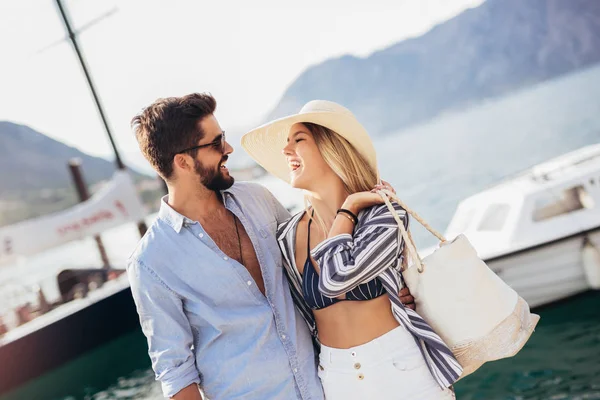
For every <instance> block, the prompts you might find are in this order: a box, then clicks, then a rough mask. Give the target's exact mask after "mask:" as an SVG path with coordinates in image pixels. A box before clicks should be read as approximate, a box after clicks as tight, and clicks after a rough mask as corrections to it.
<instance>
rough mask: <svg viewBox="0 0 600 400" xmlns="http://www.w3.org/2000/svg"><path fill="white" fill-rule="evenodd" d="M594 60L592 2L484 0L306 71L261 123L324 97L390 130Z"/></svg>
mask: <svg viewBox="0 0 600 400" xmlns="http://www.w3.org/2000/svg"><path fill="white" fill-rule="evenodd" d="M599 61H600V1H599V0H487V1H486V2H485V3H483V4H482V5H481V6H479V7H477V8H474V9H470V10H467V11H465V12H463V13H462V14H460V15H458V16H457V17H455V18H453V19H451V20H448V21H446V22H444V23H442V24H440V25H438V26H436V27H435V28H433V29H432V30H431V31H429V32H428V33H426V34H424V35H423V36H421V37H418V38H414V39H410V40H405V41H402V42H400V43H397V44H395V45H393V46H391V47H389V48H387V49H385V50H382V51H379V52H376V53H374V54H372V55H371V56H370V57H368V58H365V59H362V58H356V57H352V56H344V57H341V58H337V59H332V60H329V61H326V62H324V63H322V64H320V65H317V66H314V67H311V68H309V69H308V70H306V71H305V72H304V73H303V74H302V75H301V76H300V77H299V78H298V79H297V80H296V81H295V82H294V83H293V84H292V85H291V86H290V87H289V88H288V89H287V91H286V92H285V94H284V95H283V97H282V99H281V101H280V102H279V104H278V105H277V107H276V108H275V109H274V110H273V111H272V113H271V114H270V115H269V117H268V119H272V118H277V117H281V116H284V115H287V114H292V113H296V112H298V111H299V109H300V108H301V107H302V105H303V104H305V103H306V102H307V101H309V100H313V99H326V100H333V101H336V102H339V103H341V104H343V105H345V106H346V107H348V108H350V110H352V111H353V112H354V113H355V114H356V116H357V117H358V119H359V120H360V121H361V122H363V123H364V124H365V125H366V127H367V128H368V129H369V130H370V132H372V133H384V132H390V131H394V130H397V129H399V128H402V127H406V126H407V125H411V124H415V123H418V122H422V121H425V120H427V119H430V118H432V117H435V116H436V115H438V114H440V113H443V112H445V111H448V110H453V109H460V108H464V107H467V106H469V105H472V104H474V103H477V102H478V101H480V100H482V99H485V98H490V97H495V96H500V95H502V94H505V93H508V92H510V91H512V90H516V89H519V88H521V87H524V86H527V85H532V84H535V83H538V82H541V81H544V80H547V79H550V78H553V77H556V76H559V75H562V74H565V73H568V72H571V71H574V70H577V69H580V68H583V67H586V66H589V65H592V64H594V63H597V62H599Z"/></svg>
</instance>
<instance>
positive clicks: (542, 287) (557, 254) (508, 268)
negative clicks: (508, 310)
mask: <svg viewBox="0 0 600 400" xmlns="http://www.w3.org/2000/svg"><path fill="white" fill-rule="evenodd" d="M585 237H588V238H589V240H590V241H591V242H592V243H593V244H594V246H596V248H600V229H598V228H596V229H595V230H591V231H587V232H582V233H579V234H576V235H572V236H569V237H566V238H562V239H558V240H555V241H552V242H548V243H543V244H539V245H536V246H532V247H530V248H527V249H523V250H519V251H517V252H514V253H510V254H506V255H502V256H499V257H494V258H490V259H485V257H484V259H485V261H486V263H487V265H488V266H489V267H490V268H491V269H492V270H493V271H494V272H495V273H496V274H497V275H498V276H499V277H500V278H502V280H504V282H506V283H507V284H508V285H509V286H511V287H512V288H513V289H515V290H516V291H517V293H519V295H520V296H521V297H523V298H524V299H525V300H526V301H527V303H528V304H529V306H530V307H532V308H534V307H539V306H542V305H547V304H549V303H553V302H556V301H559V300H562V299H565V298H568V297H570V296H573V295H576V294H578V293H582V292H585V291H587V290H590V289H591V286H590V284H589V283H588V280H587V278H586V274H585V270H584V266H583V260H582V248H583V243H584V238H585Z"/></svg>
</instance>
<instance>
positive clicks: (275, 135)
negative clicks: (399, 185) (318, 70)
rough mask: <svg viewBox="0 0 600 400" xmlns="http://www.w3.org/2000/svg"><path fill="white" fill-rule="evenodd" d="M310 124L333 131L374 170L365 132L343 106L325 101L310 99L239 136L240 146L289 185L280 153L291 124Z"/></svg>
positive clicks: (285, 163)
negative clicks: (295, 112)
mask: <svg viewBox="0 0 600 400" xmlns="http://www.w3.org/2000/svg"><path fill="white" fill-rule="evenodd" d="M299 122H302V123H303V122H312V123H314V124H318V125H321V126H324V127H326V128H329V129H331V130H332V131H334V132H336V133H337V134H339V135H340V136H342V137H343V138H344V139H346V140H347V141H348V142H350V144H351V145H353V146H354V147H355V148H356V149H357V150H358V152H359V153H360V154H361V155H362V156H363V157H364V158H365V159H366V160H367V162H368V163H369V164H370V165H371V167H372V168H373V169H374V170H375V171H378V169H377V157H376V154H375V147H374V146H373V143H372V142H371V138H370V137H369V134H368V133H367V131H366V129H365V128H364V127H363V126H362V125H361V124H360V122H358V120H357V119H356V117H354V115H353V114H352V113H351V112H350V110H348V109H347V108H345V107H342V106H341V105H339V104H337V103H334V102H332V101H326V100H313V101H310V102H308V103H306V104H305V105H304V107H302V109H301V110H300V112H299V113H298V114H294V115H290V116H287V117H284V118H280V119H276V120H274V121H271V122H269V123H267V124H265V125H262V126H260V127H258V128H256V129H253V130H251V131H250V132H248V133H246V134H245V135H244V136H243V137H242V147H243V148H244V150H246V152H247V153H248V154H249V155H250V157H252V158H253V159H254V160H255V161H256V162H257V163H258V164H260V165H261V166H262V167H263V168H264V169H266V170H267V171H268V172H270V173H271V174H273V175H275V176H277V177H278V178H281V179H283V180H284V181H286V182H288V183H289V182H290V169H289V166H288V162H287V160H286V158H285V156H284V155H283V153H282V150H283V148H284V147H285V146H286V144H287V137H288V135H289V132H290V128H291V127H292V125H294V124H296V123H299Z"/></svg>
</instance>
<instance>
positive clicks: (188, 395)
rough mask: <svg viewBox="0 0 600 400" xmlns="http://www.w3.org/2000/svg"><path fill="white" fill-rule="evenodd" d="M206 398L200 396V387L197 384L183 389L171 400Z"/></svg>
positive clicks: (199, 399)
mask: <svg viewBox="0 0 600 400" xmlns="http://www.w3.org/2000/svg"><path fill="white" fill-rule="evenodd" d="M204 398H205V397H203V396H202V394H200V387H199V386H198V384H197V383H192V384H191V385H189V386H186V387H184V388H183V389H181V390H180V391H179V392H177V394H176V395H175V396H173V397H171V400H204Z"/></svg>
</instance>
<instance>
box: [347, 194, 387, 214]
mask: <svg viewBox="0 0 600 400" xmlns="http://www.w3.org/2000/svg"><path fill="white" fill-rule="evenodd" d="M383 203H384V201H383V199H382V198H381V196H380V195H379V194H377V193H375V192H372V191H371V192H358V193H353V194H351V195H350V196H348V197H346V201H344V204H343V205H342V208H345V209H346V210H348V211H352V212H353V213H354V215H358V213H359V211H360V210H362V209H364V208H369V207H372V206H375V205H377V204H383Z"/></svg>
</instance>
